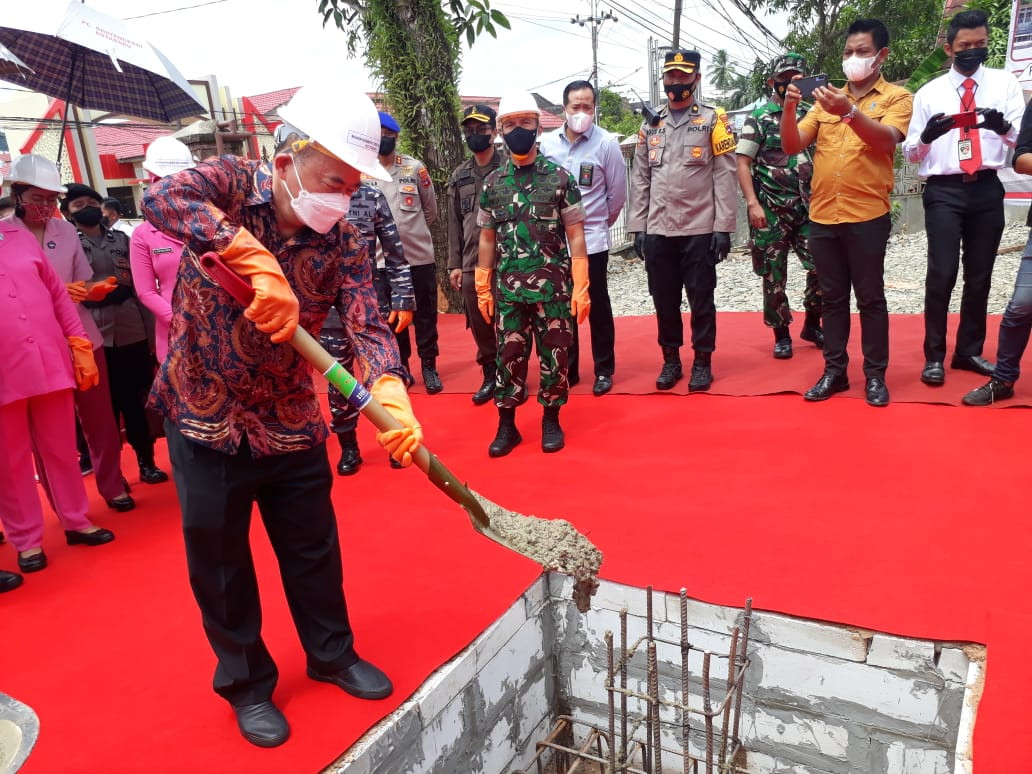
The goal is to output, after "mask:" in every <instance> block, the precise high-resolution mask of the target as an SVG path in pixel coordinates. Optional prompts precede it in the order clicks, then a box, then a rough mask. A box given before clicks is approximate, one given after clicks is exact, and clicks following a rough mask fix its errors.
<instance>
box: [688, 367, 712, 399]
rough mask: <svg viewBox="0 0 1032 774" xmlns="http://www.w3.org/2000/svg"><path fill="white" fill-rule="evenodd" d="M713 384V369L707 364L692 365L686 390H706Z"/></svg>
mask: <svg viewBox="0 0 1032 774" xmlns="http://www.w3.org/2000/svg"><path fill="white" fill-rule="evenodd" d="M711 384H713V370H712V369H711V368H710V366H709V365H707V364H704V363H696V364H695V365H693V366H692V378H691V379H689V380H688V392H706V390H708V389H709V388H710V385H711Z"/></svg>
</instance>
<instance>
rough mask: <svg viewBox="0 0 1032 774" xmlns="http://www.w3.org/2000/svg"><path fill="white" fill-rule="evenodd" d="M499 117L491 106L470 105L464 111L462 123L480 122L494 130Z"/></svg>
mask: <svg viewBox="0 0 1032 774" xmlns="http://www.w3.org/2000/svg"><path fill="white" fill-rule="evenodd" d="M497 117H498V114H497V113H495V112H494V110H493V109H492V108H491V107H490V106H488V105H483V104H480V103H479V102H478V103H477V104H475V105H470V106H469V107H467V108H466V109H465V110H463V111H462V122H461V123H466V122H467V121H479V122H480V123H482V124H488V125H489V126H490V127H491V128H492V129H493V128H494V126H495V120H496V119H497Z"/></svg>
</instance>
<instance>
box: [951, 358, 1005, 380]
mask: <svg viewBox="0 0 1032 774" xmlns="http://www.w3.org/2000/svg"><path fill="white" fill-rule="evenodd" d="M950 368H952V369H953V370H954V371H974V372H975V373H976V374H982V376H992V375H993V373H994V372H995V371H996V366H995V365H993V364H992V363H990V362H989V361H988V360H986V359H985V358H984V357H980V356H979V355H954V356H953V359H952V360H950Z"/></svg>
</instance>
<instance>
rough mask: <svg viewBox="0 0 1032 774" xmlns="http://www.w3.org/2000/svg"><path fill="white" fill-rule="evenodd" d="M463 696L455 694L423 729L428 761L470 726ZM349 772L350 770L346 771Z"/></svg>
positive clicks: (446, 749)
mask: <svg viewBox="0 0 1032 774" xmlns="http://www.w3.org/2000/svg"><path fill="white" fill-rule="evenodd" d="M470 709H471V708H468V707H466V701H465V697H464V696H457V697H456V698H455V699H454V700H453V701H451V702H449V703H448V705H447V706H446V707H445V708H444V709H443V710H442V711H440V712H438V713H437V715H436V716H435V717H434V719H433V720H432V721H431V722H430V723H429V724H428V725H427V726H426V728H425V729H424V730H423V752H424V755H425V756H426V760H428V761H435V762H436V761H438V760H440V759H441V758H443V757H444V756H445V755H447V754H448V752H449V751H451V750H452V749H454V748H455V747H456V745H457V743H458V740H460V739H462V738H463V737H464V735H465V734H466V732H467V730H468V729H469V727H470V724H471V722H472V718H471V717H468V711H469V710H470ZM348 774H351V772H348Z"/></svg>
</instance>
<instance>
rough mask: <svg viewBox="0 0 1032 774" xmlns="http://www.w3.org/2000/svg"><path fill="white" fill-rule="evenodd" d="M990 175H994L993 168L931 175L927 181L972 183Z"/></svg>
mask: <svg viewBox="0 0 1032 774" xmlns="http://www.w3.org/2000/svg"><path fill="white" fill-rule="evenodd" d="M990 177H996V170H995V169H980V170H978V171H977V172H974V173H972V174H970V175H968V174H965V173H962V174H959V175H932V176H931V177H929V178H928V180H927V182H929V183H931V182H936V183H974V182H977V181H979V180H986V179H988V178H990Z"/></svg>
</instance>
